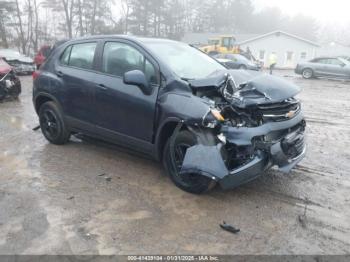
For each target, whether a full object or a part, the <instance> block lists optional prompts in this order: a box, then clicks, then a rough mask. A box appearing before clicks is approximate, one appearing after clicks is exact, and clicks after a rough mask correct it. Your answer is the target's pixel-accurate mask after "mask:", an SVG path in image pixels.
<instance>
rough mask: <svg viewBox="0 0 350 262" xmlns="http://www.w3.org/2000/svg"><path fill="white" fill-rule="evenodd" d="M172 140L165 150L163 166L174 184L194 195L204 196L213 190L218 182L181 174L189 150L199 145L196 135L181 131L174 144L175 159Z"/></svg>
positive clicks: (195, 175) (199, 176)
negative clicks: (203, 194)
mask: <svg viewBox="0 0 350 262" xmlns="http://www.w3.org/2000/svg"><path fill="white" fill-rule="evenodd" d="M170 140H171V139H170V138H169V139H168V142H167V143H166V145H165V148H164V152H163V165H164V168H165V170H166V171H167V173H168V175H169V176H170V179H171V180H172V181H173V183H174V184H175V185H176V186H177V187H178V188H180V189H182V190H184V191H186V192H189V193H192V194H202V193H205V192H207V191H209V190H210V189H212V188H213V187H214V186H215V184H216V182H215V181H213V180H212V179H210V178H208V177H205V176H202V175H199V174H188V175H181V174H180V170H181V167H182V163H183V161H184V158H185V155H186V151H187V149H189V148H190V147H192V146H194V145H196V144H197V139H196V137H195V136H194V134H192V133H191V132H189V131H181V132H180V133H179V134H178V135H177V137H176V139H175V144H174V158H175V159H172V157H171V152H170V150H171V146H170Z"/></svg>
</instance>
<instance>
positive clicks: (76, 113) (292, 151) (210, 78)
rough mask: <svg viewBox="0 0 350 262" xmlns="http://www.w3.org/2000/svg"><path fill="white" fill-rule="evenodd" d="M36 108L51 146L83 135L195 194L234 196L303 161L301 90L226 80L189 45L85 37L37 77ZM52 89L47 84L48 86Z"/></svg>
mask: <svg viewBox="0 0 350 262" xmlns="http://www.w3.org/2000/svg"><path fill="white" fill-rule="evenodd" d="M33 78H34V90H33V103H34V107H35V110H36V112H37V114H38V116H39V121H40V126H41V130H42V132H43V135H44V136H45V137H46V139H47V140H48V141H50V142H51V143H53V144H58V145H61V144H65V143H66V142H67V141H68V140H69V138H70V135H71V134H72V133H76V132H78V133H84V134H85V135H88V136H93V137H97V138H100V139H103V140H106V141H109V142H113V143H117V144H121V145H123V146H127V147H130V148H132V149H134V150H137V151H140V152H143V153H144V154H148V155H151V156H152V157H154V158H155V159H157V160H159V161H162V162H163V165H164V167H165V169H166V170H167V173H168V174H169V176H170V178H171V180H172V181H173V182H174V183H175V185H176V186H178V187H179V188H181V189H183V190H185V191H187V192H191V193H203V192H206V191H207V190H209V189H211V188H212V187H213V186H214V185H215V184H216V183H218V184H220V185H221V186H222V188H224V189H228V188H233V187H236V186H239V185H241V184H243V183H246V182H248V181H250V180H252V179H254V178H256V177H257V176H259V175H260V174H261V173H263V172H264V171H266V170H267V169H269V168H270V167H272V166H274V165H277V166H278V167H279V168H280V169H281V170H282V171H284V172H289V171H290V170H291V169H292V168H293V167H294V166H295V165H296V164H297V163H299V161H301V159H302V158H303V157H304V155H305V145H304V130H305V120H304V116H303V113H302V111H301V106H300V103H299V101H298V100H296V99H295V98H294V97H295V96H296V95H297V94H298V93H299V91H300V89H299V88H298V87H297V86H295V85H294V84H292V83H289V82H287V81H285V80H283V79H281V78H278V77H275V76H270V75H266V74H262V73H260V72H255V71H239V70H227V69H226V68H225V67H224V66H222V65H221V64H220V63H218V62H217V61H216V60H215V59H213V58H211V57H209V56H208V55H206V54H204V53H203V52H201V51H199V50H198V49H196V48H194V47H191V46H189V45H186V44H184V43H180V42H175V41H170V40H164V39H163V40H161V39H147V38H136V37H129V36H104V37H102V36H101V37H89V38H84V39H79V40H72V41H69V42H67V43H65V44H63V45H61V46H60V47H58V48H56V50H54V51H53V53H52V54H51V56H50V58H49V59H48V60H47V61H46V62H45V64H44V65H43V66H42V67H41V68H40V71H37V72H35V73H34V74H33ZM48 83H50V84H48Z"/></svg>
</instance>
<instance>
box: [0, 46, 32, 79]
mask: <svg viewBox="0 0 350 262" xmlns="http://www.w3.org/2000/svg"><path fill="white" fill-rule="evenodd" d="M0 57H2V58H3V59H5V60H6V62H7V63H8V64H9V65H11V66H12V67H13V69H14V71H15V72H16V73H17V74H23V75H24V74H32V73H33V72H34V71H35V65H34V61H33V59H31V58H30V57H27V56H25V55H22V54H21V53H19V52H18V51H16V50H12V49H0Z"/></svg>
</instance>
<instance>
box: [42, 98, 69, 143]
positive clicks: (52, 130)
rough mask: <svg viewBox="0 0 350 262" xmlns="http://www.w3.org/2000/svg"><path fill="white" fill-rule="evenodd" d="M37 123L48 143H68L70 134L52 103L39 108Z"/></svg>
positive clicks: (57, 108)
mask: <svg viewBox="0 0 350 262" xmlns="http://www.w3.org/2000/svg"><path fill="white" fill-rule="evenodd" d="M39 122H40V128H41V132H42V133H43V135H44V136H45V138H46V139H47V140H48V141H49V142H50V143H52V144H55V145H63V144H66V143H67V142H68V141H69V138H70V132H69V130H68V129H67V126H66V124H65V122H64V119H63V116H62V113H61V111H60V109H59V107H58V106H57V105H56V104H55V103H54V102H46V103H45V104H43V105H42V106H41V107H40V109H39Z"/></svg>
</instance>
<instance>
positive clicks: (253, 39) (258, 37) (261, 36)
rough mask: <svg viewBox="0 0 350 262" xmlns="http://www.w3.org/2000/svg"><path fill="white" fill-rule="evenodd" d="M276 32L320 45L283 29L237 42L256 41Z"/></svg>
mask: <svg viewBox="0 0 350 262" xmlns="http://www.w3.org/2000/svg"><path fill="white" fill-rule="evenodd" d="M277 34H282V35H286V36H289V37H292V38H295V39H297V40H300V41H303V42H306V43H308V44H310V45H313V46H317V47H320V45H319V44H318V43H316V42H313V41H311V40H308V39H305V38H302V37H299V36H296V35H293V34H290V33H286V32H284V31H280V30H276V31H272V32H270V33H267V34H263V35H259V36H256V37H253V38H250V39H247V40H244V41H241V42H239V43H238V44H240V45H242V44H246V43H250V42H253V41H256V40H259V39H262V38H265V37H269V36H272V35H277Z"/></svg>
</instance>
